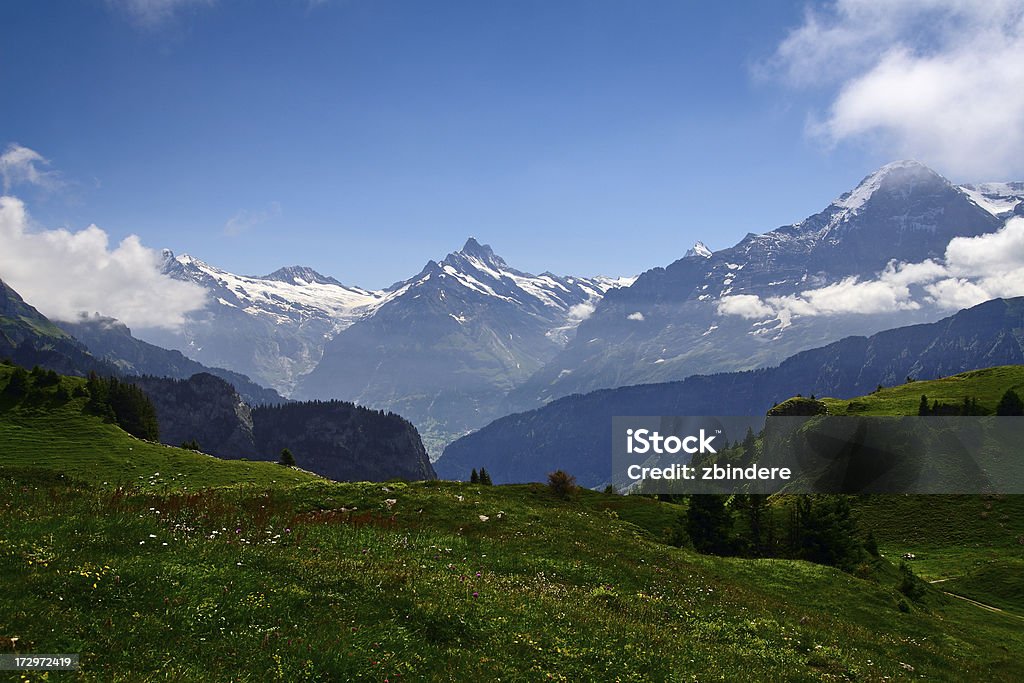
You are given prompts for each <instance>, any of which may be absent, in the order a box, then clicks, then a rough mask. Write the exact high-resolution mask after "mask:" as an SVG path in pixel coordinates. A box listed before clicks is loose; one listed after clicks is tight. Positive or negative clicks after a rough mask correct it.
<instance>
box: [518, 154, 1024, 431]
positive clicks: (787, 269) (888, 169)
mask: <svg viewBox="0 0 1024 683" xmlns="http://www.w3.org/2000/svg"><path fill="white" fill-rule="evenodd" d="M1020 185H1021V184H1020V183H1002V184H986V185H979V186H966V187H964V188H958V187H956V186H954V185H952V184H951V183H950V182H949V181H947V180H946V179H945V178H943V177H941V176H939V175H938V174H937V173H935V172H934V171H932V170H931V169H929V168H927V167H926V166H924V165H922V164H920V163H917V162H914V161H899V162H895V163H891V164H888V165H886V166H884V167H882V168H880V169H879V170H877V171H875V172H874V173H872V174H871V175H869V176H868V177H866V178H865V179H864V180H863V181H862V182H861V183H860V184H859V185H858V186H857V187H856V188H854V189H853V190H852V191H850V192H846V193H844V194H842V195H841V196H839V197H838V198H836V199H835V200H834V201H832V202H831V203H830V204H829V205H828V206H827V207H826V208H825V209H824V210H823V211H821V212H819V213H817V214H815V215H813V216H810V217H808V218H806V219H805V220H802V221H800V222H798V223H794V224H792V225H787V226H783V227H780V228H777V229H775V230H772V231H770V232H766V233H764V234H752V233H751V234H748V235H747V236H746V237H744V238H743V239H742V240H741V241H740V242H739V243H738V244H736V245H735V246H733V247H731V248H728V249H722V250H719V251H715V252H713V253H712V252H711V251H710V250H709V249H707V248H706V247H704V245H703V244H699V243H698V245H696V246H695V247H694V248H693V249H691V250H690V251H688V252H687V254H686V255H685V256H684V257H683V258H682V259H680V260H678V261H676V262H674V263H672V264H671V265H669V266H668V267H666V268H656V269H654V270H651V271H648V272H646V273H643V274H642V275H641V276H640V277H639V278H638V279H637V281H636V282H635V283H634V284H633V285H632V286H631V287H628V288H624V289H619V290H616V291H613V292H610V293H609V294H608V296H606V297H604V298H603V299H602V301H601V302H600V303H599V304H598V306H597V307H596V309H595V311H594V313H593V315H592V316H590V317H589V318H587V319H586V320H585V321H583V322H582V323H581V324H580V326H579V329H578V331H577V334H576V336H575V338H574V339H573V340H572V341H571V342H570V343H569V344H568V345H567V347H566V348H565V350H564V351H562V352H560V353H559V355H558V356H557V357H556V358H555V359H553V360H552V361H550V362H549V363H548V364H546V365H545V367H544V368H542V369H541V370H539V371H538V372H537V373H536V374H535V375H534V376H533V377H531V378H530V379H529V380H528V381H527V382H525V383H523V385H521V386H520V387H518V388H517V389H515V390H514V391H513V392H512V394H511V395H510V397H509V403H508V405H507V406H506V407H505V411H506V412H511V411H512V410H519V409H526V408H530V407H535V406H537V405H538V404H542V403H544V402H547V401H549V400H551V399H554V398H558V397H560V396H564V395H567V394H571V393H576V392H585V391H591V390H594V389H599V388H605V387H615V386H622V385H626V384H638V383H644V382H655V381H667V380H676V379H683V378H685V377H687V376H689V375H692V374H696V373H708V372H718V371H731V370H743V369H749V368H755V367H761V366H766V365H772V364H775V363H778V362H779V361H781V360H782V359H783V358H785V357H787V356H789V355H792V354H793V353H795V352H797V351H801V350H803V349H807V348H813V347H815V346H820V345H823V344H827V343H829V342H832V341H835V340H836V339H839V338H841V337H843V336H846V335H850V334H870V333H873V332H877V331H880V330H883V329H886V328H890V327H896V326H899V325H907V324H909V323H913V322H927V321H933V320H937V319H939V318H940V317H942V315H944V314H948V309H947V310H945V311H943V310H938V309H930V308H926V307H914V306H906V307H903V308H900V307H899V306H898V305H894V306H893V310H891V311H888V312H879V313H872V314H862V315H846V316H843V315H822V314H819V313H820V311H813V310H811V311H806V313H804V314H799V313H798V314H796V315H794V314H793V310H792V309H779V310H776V309H775V308H772V307H769V306H768V305H767V304H765V303H764V302H766V301H772V300H774V301H778V300H787V299H786V297H791V298H792V297H799V296H801V295H802V294H803V293H806V292H807V291H808V290H817V291H820V292H821V294H822V296H821V298H820V300H818V301H816V303H817V304H818V305H819V306H823V305H828V304H829V303H830V302H829V301H828V300H827V297H828V296H832V297H834V298H835V297H839V296H846V297H852V298H855V297H857V296H866V295H867V292H857V291H850V292H848V293H847V292H846V291H845V289H844V286H845V285H849V284H851V283H855V282H859V281H863V280H868V279H871V278H874V277H877V276H878V274H879V273H880V272H882V271H883V270H884V269H885V268H886V266H887V264H889V262H890V261H892V260H895V261H896V262H905V263H920V262H923V261H925V260H926V259H941V258H942V256H943V255H944V253H945V249H946V246H947V245H948V244H949V241H950V240H951V239H952V238H954V237H958V236H966V237H970V236H977V235H981V234H985V233H992V232H995V231H996V230H997V229H999V227H1000V226H1001V225H1002V223H1003V220H1002V219H1003V218H1004V217H1005V216H1006V215H1008V214H1007V212H1008V211H1009V212H1011V213H1012V212H1013V211H1014V210H1019V209H1020V207H1021V206H1022V205H1021V204H1020V198H1019V197H1017V196H1016V195H1017V194H1020V192H1019V191H1018V190H1017V189H1016V188H1018V187H1020ZM841 285H844V286H841ZM829 286H832V287H833V288H832V289H828V287H829ZM822 288H825V289H822ZM726 301H728V303H729V307H728V309H729V313H728V314H723V302H726ZM844 303H847V304H848V303H849V301H847V302H844ZM854 306H856V303H854ZM865 307H867V306H865Z"/></svg>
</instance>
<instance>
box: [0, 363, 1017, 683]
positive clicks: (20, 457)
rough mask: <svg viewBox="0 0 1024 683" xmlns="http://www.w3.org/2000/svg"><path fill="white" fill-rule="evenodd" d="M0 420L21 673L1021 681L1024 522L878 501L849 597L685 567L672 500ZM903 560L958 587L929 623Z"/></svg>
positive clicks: (935, 591) (735, 567) (10, 637)
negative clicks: (444, 477) (350, 478)
mask: <svg viewBox="0 0 1024 683" xmlns="http://www.w3.org/2000/svg"><path fill="white" fill-rule="evenodd" d="M3 372H5V369H4V368H0V373H3ZM80 381H82V380H75V379H70V378H64V379H62V380H61V382H62V383H68V384H67V386H65V389H66V390H67V389H71V390H73V388H74V387H73V385H74V383H76V382H80ZM3 384H4V381H3V379H2V375H0V387H2V386H3ZM920 384H922V385H923V384H925V383H923V382H922V383H920ZM62 386H63V384H62ZM65 393H67V392H65ZM71 393H73V391H72V392H71ZM996 400H998V396H997V397H996ZM0 401H3V402H0V576H3V577H4V584H3V591H0V652H14V651H17V652H21V653H44V652H45V653H80V655H81V661H82V668H81V670H80V671H78V672H77V673H72V674H54V673H51V674H50V676H49V680H58V679H60V680H82V681H139V680H142V681H193V680H195V681H211V680H213V681H216V680H223V681H275V680H276V681H348V680H355V681H402V680H410V681H412V680H417V681H418V680H438V681H448V680H456V681H464V680H506V681H535V680H564V681H578V680H587V681H590V680H621V681H630V680H636V681H640V680H669V681H694V680H697V681H707V680H724V681H736V680H769V681H775V680H793V681H805V680H806V681H835V680H865V681H880V680H920V679H925V680H950V681H962V680H979V681H980V680H985V681H1019V680H1024V628H1022V626H1024V622H1022V619H1021V617H1020V616H1019V615H1020V614H1024V610H1021V609H1020V607H1021V602H1020V598H1021V596H1020V590H1019V583H1017V584H1014V583H1013V579H1012V575H1017V576H1019V575H1020V571H1019V570H1020V569H1021V562H1022V559H1021V558H1022V556H1024V545H1020V544H1017V538H1016V536H1015V534H1020V533H1024V530H1022V529H1021V521H1020V520H1021V519H1022V518H1024V515H1022V514H1021V512H1022V510H1021V505H1020V504H1019V503H1018V502H1017V500H1016V499H1011V498H1002V499H999V498H993V499H982V498H980V497H950V498H936V497H930V498H928V497H910V496H874V497H867V498H863V499H858V500H857V502H856V506H855V507H856V512H857V515H858V517H859V518H860V520H861V525H862V527H863V528H864V529H865V530H870V531H871V532H872V533H873V534H874V535H875V536H876V538H877V539H878V544H879V547H880V549H881V550H882V554H883V555H884V556H885V557H882V558H874V559H868V560H866V561H865V563H864V564H863V565H862V566H861V567H859V568H858V570H857V571H856V572H853V573H846V572H842V571H839V570H837V569H834V568H831V567H825V566H821V565H816V564H811V563H809V562H804V561H794V560H769V559H742V558H720V557H713V556H706V555H701V554H698V553H696V552H694V551H693V550H691V549H689V548H686V547H674V546H673V545H672V543H673V542H674V540H676V539H678V529H679V527H680V524H681V520H682V519H683V517H684V515H685V506H684V505H676V504H671V503H667V502H661V501H658V500H655V499H652V498H646V497H640V496H618V495H614V494H605V493H597V492H592V491H578V492H577V494H576V495H575V496H574V497H570V498H569V499H563V498H560V497H557V496H555V495H554V494H553V492H551V491H550V490H549V489H548V487H547V486H544V485H540V484H537V485H521V486H493V487H492V486H480V485H471V484H465V483H455V482H416V483H404V482H389V483H376V484H371V483H335V482H330V481H326V480H323V479H319V478H316V477H313V476H311V475H307V474H304V473H301V472H298V471H296V470H292V469H288V468H284V467H282V466H280V465H277V464H274V463H254V462H244V461H221V460H216V459H212V458H209V457H207V456H205V455H202V454H198V453H193V452H191V451H182V450H180V449H174V448H167V447H164V446H158V445H154V444H149V443H146V442H143V441H139V440H137V439H135V438H133V437H131V436H129V435H127V434H126V433H124V432H122V431H120V429H118V428H117V427H116V426H114V425H112V424H109V423H106V422H104V421H103V420H102V419H100V418H99V417H97V416H94V415H90V414H88V413H87V412H83V407H84V404H83V403H82V402H81V401H82V399H80V398H71V399H69V400H62V399H61V398H60V397H59V396H58V394H57V390H56V388H55V389H54V393H53V395H52V396H49V397H46V396H43V397H38V396H37V397H35V398H34V399H32V400H28V399H24V400H20V401H16V400H13V399H11V398H10V397H6V398H2V399H0ZM914 405H915V407H916V403H915V404H914ZM986 506H987V507H986ZM983 513H987V514H983ZM904 553H915V554H916V555H918V556H919V557H920V559H915V560H912V561H909V564H911V565H912V566H913V568H914V569H915V571H917V572H918V573H919V575H921V576H922V577H923V578H926V579H935V578H948V579H949V581H946V582H943V583H938V584H932V585H930V586H926V587H925V588H924V589H923V592H922V593H921V594H920V595H918V596H917V597H916V598H915V599H909V598H908V597H907V596H906V595H905V594H904V593H901V592H900V590H899V580H900V579H899V572H898V571H897V570H896V564H898V562H899V558H900V556H902V555H903V554H904ZM947 584H948V585H947ZM944 591H949V592H951V593H956V592H962V594H964V595H966V596H970V597H973V598H974V599H975V600H977V601H978V602H982V603H985V604H987V605H990V606H993V607H996V608H999V609H1003V610H1004V611H1002V612H997V611H992V610H991V609H986V608H985V607H982V606H979V605H976V604H973V603H971V602H968V601H966V600H962V599H958V598H956V597H953V596H951V595H947V594H946V592H944ZM10 676H11V680H21V679H22V676H21V674H11V675H10ZM24 678H25V679H26V680H43V679H44V678H45V677H44V676H43V675H36V674H35V673H30V674H26V675H25V677H24Z"/></svg>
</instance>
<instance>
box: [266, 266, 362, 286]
mask: <svg viewBox="0 0 1024 683" xmlns="http://www.w3.org/2000/svg"><path fill="white" fill-rule="evenodd" d="M257 279H259V280H276V281H277V282H286V283H288V284H294V285H302V284H318V285H337V286H339V287H343V286H344V285H342V284H341V283H340V282H338V281H337V280H335V279H334V278H333V277H328V276H326V275H321V274H320V273H318V272H316V271H315V270H313V269H312V268H310V267H308V266H285V267H284V268H278V269H277V270H275V271H274V272H273V273H270V274H269V275H263V276H257Z"/></svg>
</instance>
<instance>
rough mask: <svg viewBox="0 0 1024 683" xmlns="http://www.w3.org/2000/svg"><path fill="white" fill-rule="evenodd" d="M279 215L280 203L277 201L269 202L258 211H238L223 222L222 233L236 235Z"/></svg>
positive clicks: (229, 235) (230, 235)
mask: <svg viewBox="0 0 1024 683" xmlns="http://www.w3.org/2000/svg"><path fill="white" fill-rule="evenodd" d="M280 215H281V205H280V204H279V203H278V202H271V203H270V205H269V206H267V208H265V209H262V210H260V211H245V210H242V211H239V212H238V213H236V214H235V215H234V216H232V217H231V218H229V219H228V220H227V222H226V223H224V234H225V235H227V236H228V237H238V236H239V235H241V234H242V233H244V232H248V231H249V230H251V229H252V228H254V227H256V226H257V225H260V224H262V223H266V222H268V221H271V220H273V219H275V218H277V217H278V216H280Z"/></svg>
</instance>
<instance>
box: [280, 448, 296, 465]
mask: <svg viewBox="0 0 1024 683" xmlns="http://www.w3.org/2000/svg"><path fill="white" fill-rule="evenodd" d="M277 462H278V463H280V464H281V465H284V466H285V467H295V456H294V455H292V452H291V451H290V450H288V449H287V448H284V449H282V450H281V459H280V460H278V461H277Z"/></svg>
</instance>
